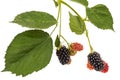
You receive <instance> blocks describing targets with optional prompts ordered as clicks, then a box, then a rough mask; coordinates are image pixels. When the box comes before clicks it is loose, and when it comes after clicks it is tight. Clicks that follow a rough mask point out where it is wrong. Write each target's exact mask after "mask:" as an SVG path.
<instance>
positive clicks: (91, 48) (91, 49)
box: [86, 29, 93, 53]
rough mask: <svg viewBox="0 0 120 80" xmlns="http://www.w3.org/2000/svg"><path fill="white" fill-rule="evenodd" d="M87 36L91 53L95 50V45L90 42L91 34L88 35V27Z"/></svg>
mask: <svg viewBox="0 0 120 80" xmlns="http://www.w3.org/2000/svg"><path fill="white" fill-rule="evenodd" d="M86 37H87V40H88V44H89V47H90V53H92V52H93V47H92V45H91V43H90V38H89V35H88V30H87V29H86Z"/></svg>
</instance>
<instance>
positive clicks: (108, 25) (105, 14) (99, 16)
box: [86, 4, 113, 30]
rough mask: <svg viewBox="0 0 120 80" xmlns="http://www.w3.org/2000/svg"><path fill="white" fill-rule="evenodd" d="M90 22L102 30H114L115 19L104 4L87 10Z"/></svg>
mask: <svg viewBox="0 0 120 80" xmlns="http://www.w3.org/2000/svg"><path fill="white" fill-rule="evenodd" d="M86 12H87V16H88V18H89V20H90V21H91V22H92V23H93V24H94V25H95V26H96V27H98V28H100V29H111V30H113V18H112V15H111V13H110V11H109V10H108V8H107V7H106V6H105V5H103V4H98V5H96V6H94V7H91V8H87V9H86Z"/></svg>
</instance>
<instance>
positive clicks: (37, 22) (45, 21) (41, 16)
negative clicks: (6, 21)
mask: <svg viewBox="0 0 120 80" xmlns="http://www.w3.org/2000/svg"><path fill="white" fill-rule="evenodd" d="M12 22H13V23H17V24H19V25H21V26H23V27H24V26H25V27H29V28H40V29H46V28H49V27H50V26H52V25H54V24H56V22H57V21H56V19H55V18H54V17H53V16H52V15H50V14H48V13H46V12H39V11H30V12H25V13H21V14H19V15H17V16H16V17H15V19H14V21H12Z"/></svg>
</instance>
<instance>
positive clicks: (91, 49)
mask: <svg viewBox="0 0 120 80" xmlns="http://www.w3.org/2000/svg"><path fill="white" fill-rule="evenodd" d="M61 3H63V4H64V5H66V6H67V7H69V8H70V9H71V10H72V11H73V12H74V13H75V14H76V15H77V16H78V17H79V18H80V19H82V20H84V21H88V20H87V18H85V19H83V18H82V17H81V16H80V15H79V13H78V12H77V11H76V10H75V9H74V8H72V7H71V6H70V5H69V4H67V3H66V2H64V1H61ZM84 27H85V32H86V37H87V40H88V44H89V47H90V53H92V52H93V47H92V45H91V43H90V39H89V35H88V30H87V28H86V25H85V26H84Z"/></svg>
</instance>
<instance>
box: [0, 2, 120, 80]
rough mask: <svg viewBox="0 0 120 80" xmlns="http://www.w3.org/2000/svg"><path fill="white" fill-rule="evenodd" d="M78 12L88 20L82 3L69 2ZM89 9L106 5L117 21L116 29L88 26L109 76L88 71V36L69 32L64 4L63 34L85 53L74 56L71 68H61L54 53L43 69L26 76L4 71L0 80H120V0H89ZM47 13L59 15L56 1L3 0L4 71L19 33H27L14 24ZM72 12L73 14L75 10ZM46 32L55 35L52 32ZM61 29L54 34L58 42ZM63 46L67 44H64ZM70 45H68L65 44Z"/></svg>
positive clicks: (0, 59)
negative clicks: (8, 51)
mask: <svg viewBox="0 0 120 80" xmlns="http://www.w3.org/2000/svg"><path fill="white" fill-rule="evenodd" d="M65 1H66V2H68V3H70V5H71V6H73V7H74V8H75V10H77V11H78V12H79V13H80V15H81V16H82V17H83V18H84V17H85V8H84V7H83V6H81V5H79V4H76V3H73V2H71V1H70V0H65ZM88 1H89V7H92V6H94V5H96V4H98V3H101V4H105V5H106V6H107V7H108V8H109V10H110V12H111V14H112V16H113V19H114V30H115V32H113V31H110V30H106V31H104V30H101V29H98V28H96V27H94V25H92V24H90V23H87V28H88V30H89V36H90V40H91V43H92V45H93V47H94V50H95V51H97V52H99V53H100V54H101V57H102V59H103V60H105V61H106V62H108V64H109V71H108V73H105V74H104V73H101V72H96V71H94V70H93V71H90V70H89V69H87V68H86V64H87V55H88V53H89V46H88V42H87V38H86V36H85V34H83V35H81V36H79V35H75V34H74V33H72V32H71V31H70V29H69V25H68V24H69V21H68V20H69V15H68V11H70V10H69V9H68V8H66V7H65V6H64V5H62V16H63V17H62V34H63V36H64V37H65V38H66V39H67V40H68V41H69V42H80V43H81V44H83V45H84V50H83V51H82V52H78V54H77V55H75V56H74V57H72V63H71V64H70V65H65V66H63V65H61V64H60V63H59V61H58V58H57V57H56V54H55V49H56V48H54V51H53V55H52V59H51V62H50V64H49V65H48V66H47V67H45V68H44V69H43V70H40V71H38V72H34V73H32V74H30V75H28V76H26V77H22V76H16V75H15V74H11V72H0V80H120V76H119V74H120V62H119V61H120V56H119V54H120V27H119V24H120V11H119V8H120V5H119V0H88ZM32 10H36V11H44V12H48V13H50V14H52V15H54V17H56V16H57V8H55V7H54V4H53V1H52V0H0V71H2V70H3V69H4V68H5V66H4V65H5V62H4V61H5V59H4V56H5V54H6V49H7V46H8V45H9V44H10V42H11V41H12V39H13V38H14V36H15V35H17V34H18V33H20V32H22V31H25V30H26V29H27V28H23V27H21V26H20V25H17V24H13V23H10V21H12V20H13V19H14V17H15V16H16V15H17V14H20V13H22V12H26V11H32ZM71 12H72V11H71ZM53 28H54V26H53V27H51V28H50V29H48V30H46V31H48V32H51V31H52V29H53ZM57 33H58V30H56V31H55V32H54V34H53V35H52V37H53V39H55V36H56V34H57ZM62 43H63V44H65V43H64V42H63V41H62ZM65 45H66V44H65Z"/></svg>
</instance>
